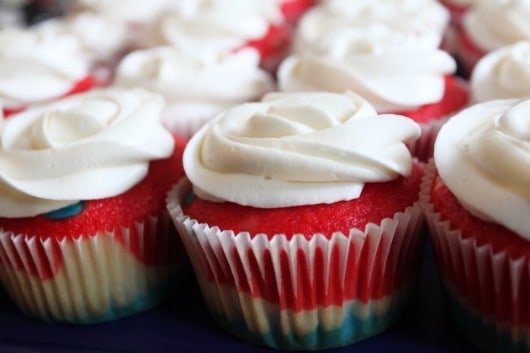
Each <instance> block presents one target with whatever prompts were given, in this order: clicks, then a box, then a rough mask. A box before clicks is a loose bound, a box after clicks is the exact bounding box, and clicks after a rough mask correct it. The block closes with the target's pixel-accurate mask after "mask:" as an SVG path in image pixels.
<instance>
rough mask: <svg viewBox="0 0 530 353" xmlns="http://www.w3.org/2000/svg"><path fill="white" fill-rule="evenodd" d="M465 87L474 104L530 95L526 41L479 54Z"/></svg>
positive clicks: (529, 51)
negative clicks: (482, 55) (468, 88)
mask: <svg viewBox="0 0 530 353" xmlns="http://www.w3.org/2000/svg"><path fill="white" fill-rule="evenodd" d="M469 87H470V92H471V98H472V100H473V102H476V103H478V102H485V101H488V100H493V99H503V98H523V97H526V96H530V40H528V41H522V42H518V43H516V44H512V45H508V46H505V47H502V48H499V49H497V50H494V51H492V52H490V53H488V54H486V55H485V56H484V57H482V58H481V59H480V60H479V61H478V62H477V64H476V66H475V68H474V69H473V72H472V74H471V78H470V84H469Z"/></svg>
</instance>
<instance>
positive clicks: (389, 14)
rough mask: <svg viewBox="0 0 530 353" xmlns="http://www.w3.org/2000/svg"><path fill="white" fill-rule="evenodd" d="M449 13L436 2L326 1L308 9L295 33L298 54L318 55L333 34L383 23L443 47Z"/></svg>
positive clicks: (392, 0) (387, 0) (410, 0)
mask: <svg viewBox="0 0 530 353" xmlns="http://www.w3.org/2000/svg"><path fill="white" fill-rule="evenodd" d="M449 19H450V16H449V12H448V11H447V10H446V9H445V7H443V6H442V5H441V4H440V3H438V2H437V1H436V0H356V1H351V0H325V1H321V2H320V3H319V4H318V5H317V6H315V7H313V8H312V9H311V10H309V11H308V12H307V13H306V14H305V15H304V16H303V18H302V19H301V20H300V23H299V26H298V28H297V31H296V33H295V38H294V40H293V41H294V46H295V49H296V52H298V53H300V52H318V51H319V50H320V49H319V48H320V45H321V43H322V38H325V37H327V36H328V35H329V33H330V32H336V31H343V30H344V29H351V28H352V27H354V28H357V29H358V30H362V29H363V28H364V27H365V26H367V25H372V24H383V25H385V26H388V27H389V28H392V29H396V30H398V31H400V32H409V33H414V34H415V35H416V36H419V37H422V38H423V40H425V41H428V42H430V43H432V44H433V46H440V45H441V43H442V41H443V38H444V34H445V30H446V28H447V25H448V24H449Z"/></svg>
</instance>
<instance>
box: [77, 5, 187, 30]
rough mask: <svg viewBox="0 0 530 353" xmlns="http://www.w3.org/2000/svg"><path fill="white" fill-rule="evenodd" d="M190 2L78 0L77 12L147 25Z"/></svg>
mask: <svg viewBox="0 0 530 353" xmlns="http://www.w3.org/2000/svg"><path fill="white" fill-rule="evenodd" d="M179 2H182V3H184V2H189V1H181V0H179V1H175V0H149V1H146V0H78V1H77V2H76V3H75V5H74V10H75V11H76V12H84V11H87V12H92V13H97V14H102V15H104V16H107V17H110V18H112V19H113V20H114V21H118V22H122V23H129V24H146V23H148V22H151V21H153V20H155V19H156V17H157V16H158V15H160V14H161V13H162V12H164V11H166V10H168V9H170V8H173V7H175V6H176V4H175V3H179Z"/></svg>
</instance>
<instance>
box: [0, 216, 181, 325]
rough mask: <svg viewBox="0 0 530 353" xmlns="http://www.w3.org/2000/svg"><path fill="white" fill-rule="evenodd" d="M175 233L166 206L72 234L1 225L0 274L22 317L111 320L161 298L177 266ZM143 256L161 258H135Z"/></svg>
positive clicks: (58, 320) (140, 308)
mask: <svg viewBox="0 0 530 353" xmlns="http://www.w3.org/2000/svg"><path fill="white" fill-rule="evenodd" d="M153 237H154V238H153ZM61 238H62V239H61ZM177 238H178V236H177V234H176V232H175V231H174V227H173V225H172V224H171V220H170V217H169V215H168V214H167V212H162V213H161V214H160V215H159V217H149V218H148V219H147V220H145V221H143V222H138V223H137V224H136V227H134V228H133V229H127V228H121V230H120V231H116V232H100V233H97V234H94V235H80V236H79V237H76V238H74V239H72V238H67V237H54V238H47V239H45V240H43V239H40V238H39V237H37V236H30V235H25V234H13V233H12V232H6V231H4V230H1V229H0V261H1V263H0V280H1V281H2V284H3V286H4V287H5V289H6V291H7V293H8V294H9V296H10V297H11V298H12V300H13V301H14V302H15V303H16V304H17V305H18V307H19V308H20V309H21V310H22V311H23V312H24V313H25V314H27V315H28V316H31V317H34V318H38V319H42V320H45V321H49V322H67V323H94V322H100V321H107V320H112V319H115V318H118V317H122V316H127V315H130V314H133V313H136V312H138V311H141V310H144V309H147V308H149V307H151V306H153V305H154V304H156V303H157V302H158V301H159V300H160V299H161V297H162V295H163V294H164V289H165V288H166V287H167V286H168V285H169V282H170V281H172V280H173V277H174V276H173V275H174V272H175V270H176V268H177V267H178V264H177V262H176V261H177V260H175V243H176V240H178V239H177ZM148 242H149V244H148ZM133 254H135V255H133ZM146 258H149V259H157V258H158V259H162V261H161V262H160V263H157V264H145V263H142V262H141V261H139V260H138V259H146Z"/></svg>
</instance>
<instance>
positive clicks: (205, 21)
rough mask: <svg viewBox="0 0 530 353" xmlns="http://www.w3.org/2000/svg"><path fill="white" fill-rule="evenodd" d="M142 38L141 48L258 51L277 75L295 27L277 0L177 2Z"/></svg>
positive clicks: (264, 64)
mask: <svg viewBox="0 0 530 353" xmlns="http://www.w3.org/2000/svg"><path fill="white" fill-rule="evenodd" d="M176 4H177V5H176V8H175V9H172V10H171V11H165V12H164V13H162V14H161V15H160V17H159V18H157V19H156V20H155V21H152V22H151V23H150V24H149V26H148V27H147V28H146V30H145V31H144V32H143V33H142V35H141V36H139V38H138V43H137V46H138V47H139V48H149V47H156V46H176V47H178V48H180V49H182V50H184V51H187V52H193V51H197V50H199V51H202V50H204V49H214V50H221V49H222V50H225V51H237V50H241V49H244V48H249V47H250V48H254V49H256V50H257V51H258V53H259V54H260V64H261V66H262V67H263V68H265V69H267V70H269V71H271V72H273V71H274V70H275V68H276V67H277V65H278V63H279V61H280V60H281V59H282V58H283V57H284V56H285V55H286V53H287V51H288V50H289V46H290V39H291V26H290V25H289V24H288V23H287V21H286V19H285V17H284V15H283V13H282V11H281V9H280V6H279V2H278V1H276V0H267V1H263V0H217V1H205V0H194V1H186V2H176Z"/></svg>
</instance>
